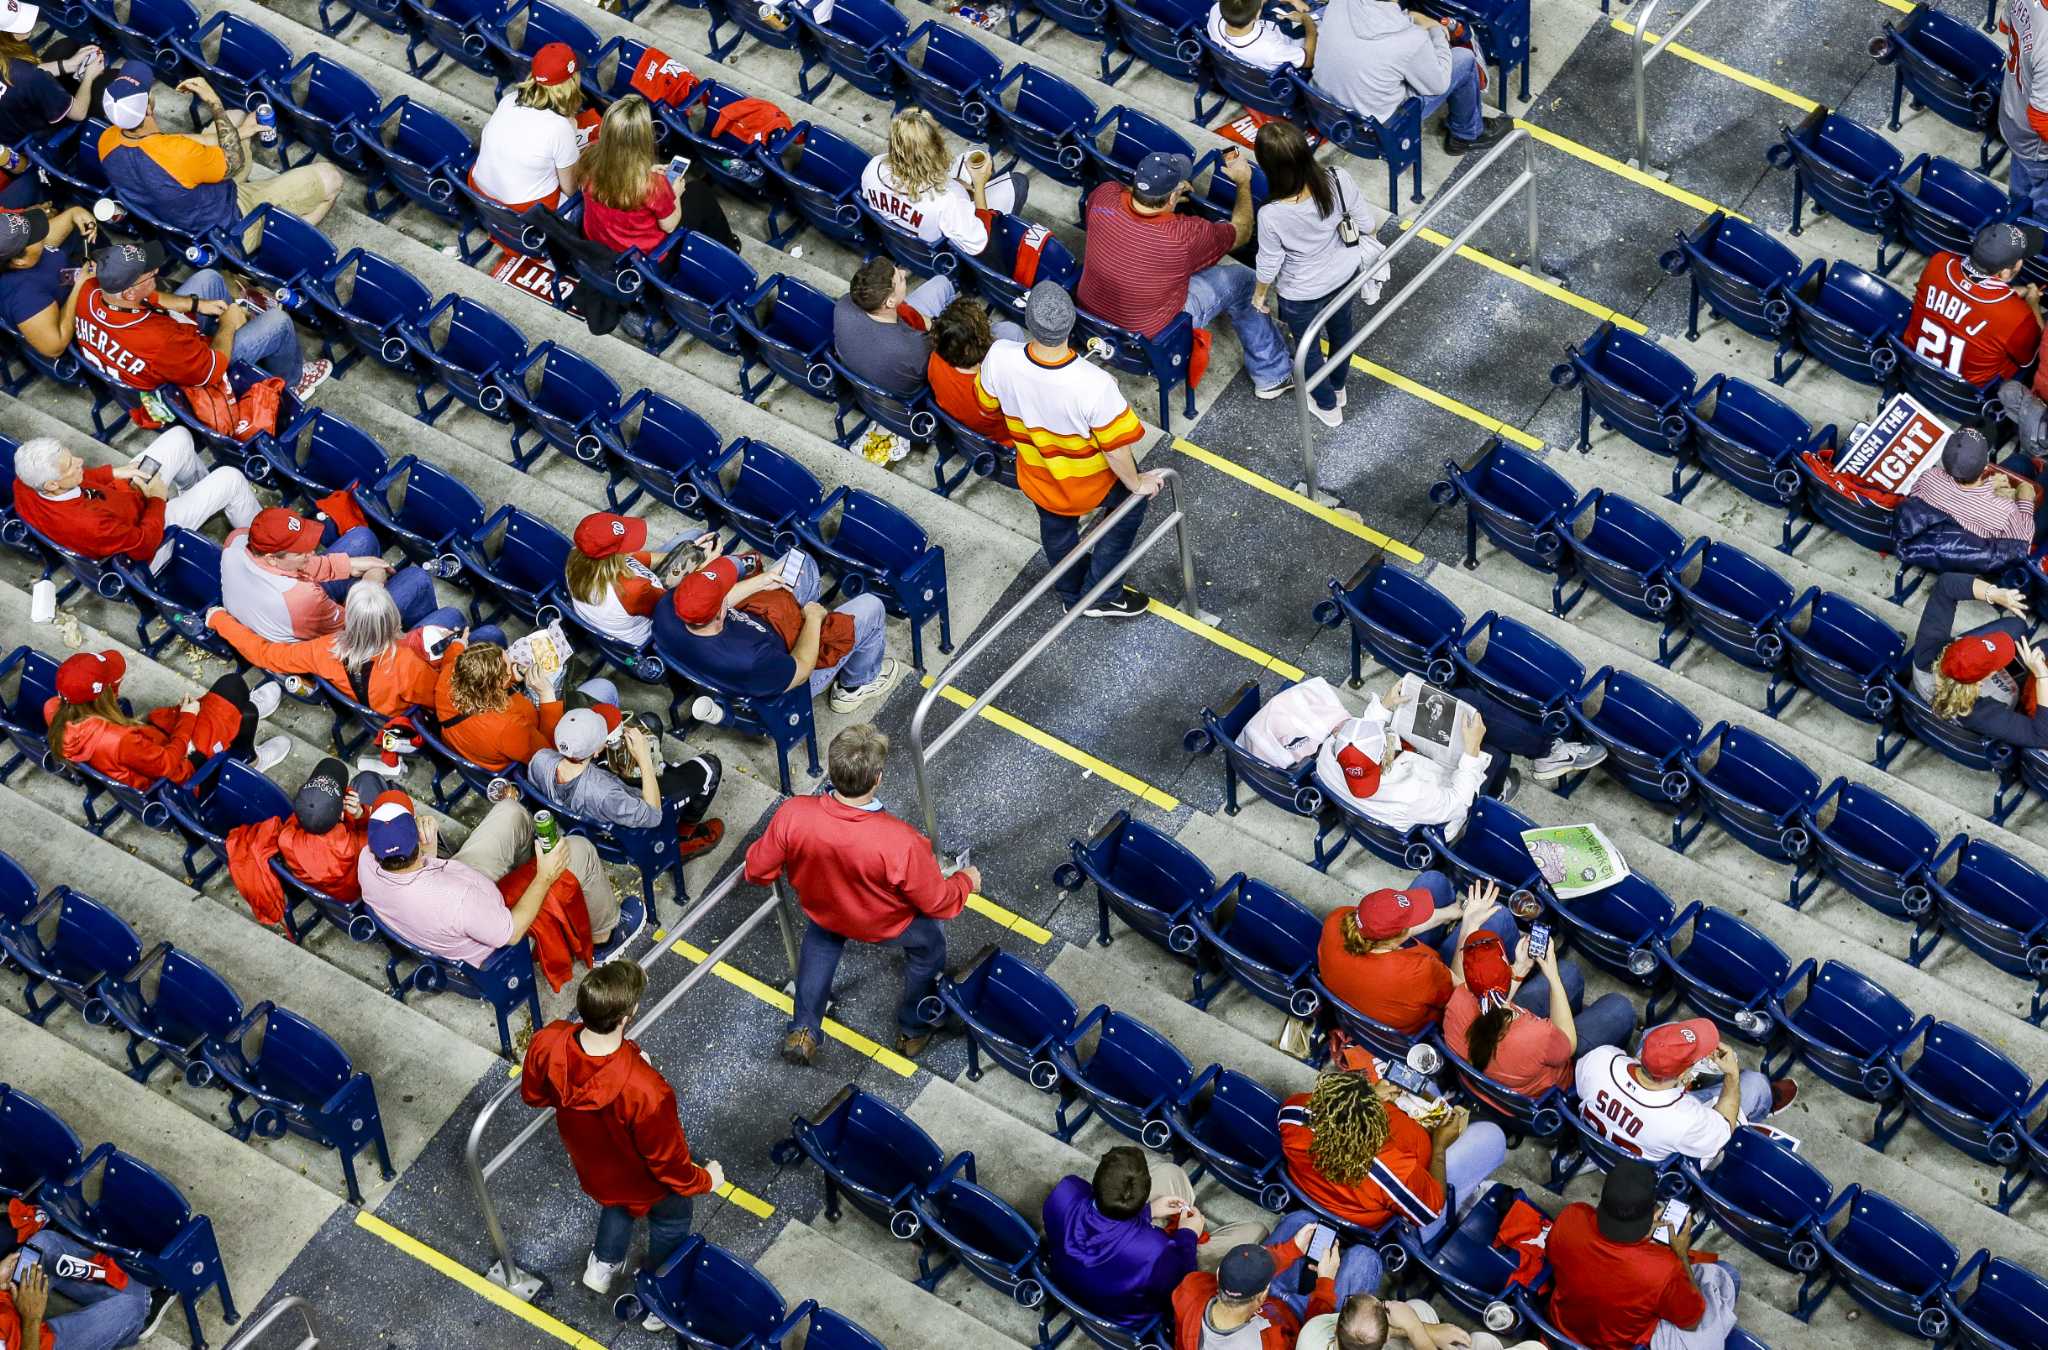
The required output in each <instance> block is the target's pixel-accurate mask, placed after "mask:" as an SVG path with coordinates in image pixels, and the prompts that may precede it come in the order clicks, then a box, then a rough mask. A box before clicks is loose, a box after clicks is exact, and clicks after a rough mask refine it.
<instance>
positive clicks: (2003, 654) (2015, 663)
mask: <svg viewBox="0 0 2048 1350" xmlns="http://www.w3.org/2000/svg"><path fill="white" fill-rule="evenodd" d="M1932 590H1933V594H1932V595H1931V596H1929V597H1928V600H1927V608H1926V609H1925V610H1924V611H1922V612H1921V615H1920V626H1919V628H1918V629H1917V630H1916V631H1915V632H1914V634H1913V648H1912V652H1911V654H1910V655H1911V660H1912V666H1913V692H1914V693H1916V694H1918V695H1919V696H1920V697H1921V698H1923V699H1926V700H1927V702H1928V704H1929V706H1931V707H1932V708H1933V709H1934V715H1935V716H1936V717H1941V718H1947V719H1950V720H1952V721H1956V722H1960V723H1961V724H1962V725H1963V728H1964V729H1965V730H1967V731H1974V732H1976V733H1977V734H1978V735H1980V736H1987V737H1989V738H1990V739H1992V740H1995V741H2004V742H2006V743H2007V744H2009V745H2018V746H2029V747H2044V746H2048V708H2043V707H2042V706H2041V689H2042V684H2041V682H2042V681H2043V680H2044V679H2048V655H2044V654H2043V653H2042V651H2041V650H2040V648H2038V647H2036V646H2034V644H2033V642H2032V640H2031V639H2029V638H2028V636H2027V628H2028V622H2027V598H2026V595H2025V594H2024V593H2023V592H2021V591H2018V590H2014V589H2013V588H2011V587H2008V586H1995V585H1993V584H1992V583H1991V582H1989V581H1987V580H1985V579H1984V578H1983V577H1973V576H1971V575H1969V574H1968V573H1966V572H1947V573H1943V574H1942V575H1941V576H1938V577H1936V578H1935V579H1934V585H1933V587H1932ZM1965 600H1976V601H1979V602H1981V603H1983V604H1986V605H1990V606H1992V607H1993V608H1995V609H1998V610H2000V611H2002V613H2003V617H2001V618H1997V619H1994V620H1992V621H1991V622H1990V623H1987V624H1981V625H1979V626H1978V627H1975V628H1972V629H1970V630H1969V631H1968V632H1966V633H1964V634H1962V635H1961V636H1960V637H1952V634H1954V632H1955V625H1956V607H1957V606H1958V605H1960V604H1961V603H1962V602H1963V601H1965Z"/></svg>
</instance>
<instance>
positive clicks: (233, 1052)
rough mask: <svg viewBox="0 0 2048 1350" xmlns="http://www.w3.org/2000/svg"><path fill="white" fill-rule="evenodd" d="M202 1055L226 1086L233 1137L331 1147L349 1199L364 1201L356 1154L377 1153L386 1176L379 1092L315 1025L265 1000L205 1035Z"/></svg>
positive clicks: (388, 1155) (387, 1158) (388, 1177)
mask: <svg viewBox="0 0 2048 1350" xmlns="http://www.w3.org/2000/svg"><path fill="white" fill-rule="evenodd" d="M202 1053H203V1055H204V1059H205V1064H206V1068H207V1069H208V1070H209V1071H210V1072H211V1073H212V1075H213V1076H214V1078H215V1079H216V1080H217V1081H218V1082H219V1084H220V1085H221V1086H223V1087H225V1088H226V1089H227V1090H228V1094H229V1096H228V1115H229V1117H230V1119H231V1120H232V1122H233V1123H232V1124H231V1125H230V1126H229V1127H228V1132H229V1133H230V1134H232V1135H234V1136H235V1138H237V1139H241V1140H245V1141H246V1140H247V1139H248V1138H249V1136H250V1135H251V1134H256V1135H260V1136H261V1137H263V1138H265V1139H282V1138H283V1137H284V1136H285V1135H287V1134H295V1135H298V1136H299V1137H300V1138H302V1139H310V1140H312V1141H313V1142H314V1143H316V1144H319V1145H321V1146H322V1147H324V1148H331V1149H333V1150H334V1151H335V1152H336V1153H338V1154H339V1155H340V1156H341V1175H342V1179H343V1180H344V1181H345V1182H346V1183H347V1184H348V1198H349V1201H350V1203H352V1204H357V1205H360V1204H361V1203H363V1193H362V1189H361V1187H359V1186H358V1185H357V1184H356V1154H358V1153H360V1152H362V1150H363V1149H364V1148H375V1149H376V1150H377V1166H378V1170H379V1171H381V1172H382V1173H383V1175H384V1179H385V1180H386V1181H389V1180H391V1178H392V1176H393V1175H394V1174H393V1172H392V1170H391V1151H390V1149H388V1148H387V1147H386V1146H385V1143H384V1118H383V1116H382V1115H381V1114H380V1113H379V1112H378V1110H377V1089H376V1088H375V1087H374V1086H373V1085H372V1084H371V1082H370V1076H369V1075H368V1074H366V1073H358V1072H357V1071H356V1067H355V1065H354V1064H353V1063H352V1062H351V1061H350V1060H349V1057H348V1052H347V1051H346V1050H343V1049H342V1048H341V1046H340V1045H339V1044H338V1043H337V1042H336V1041H335V1039H334V1038H333V1037H332V1036H329V1035H328V1034H327V1033H326V1032H324V1031H322V1030H321V1029H320V1028H319V1027H316V1026H314V1025H313V1024H312V1023H311V1022H309V1021H307V1020H306V1019H305V1018H303V1017H301V1016H299V1015H298V1014H297V1013H295V1012H292V1011H290V1010H289V1009H286V1008H280V1007H278V1006H277V1005H276V1004H274V1003H271V1002H270V1001H269V1000H267V999H266V1000H265V1001H263V1002H262V1003H259V1004H257V1005H256V1006H255V1007H253V1008H251V1009H250V1010H249V1015H248V1017H247V1018H245V1019H240V1020H239V1025H237V1026H235V1027H233V1028H232V1029H231V1030H229V1031H228V1032H227V1033H226V1034H225V1035H221V1036H218V1037H216V1038H212V1039H209V1040H208V1041H207V1042H206V1043H205V1044H204V1045H203V1046H202ZM252 1103H253V1104H254V1109H253V1110H250V1106H251V1104H252ZM245 1113H246V1114H245Z"/></svg>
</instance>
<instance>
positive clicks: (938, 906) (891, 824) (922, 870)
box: [747, 793, 970, 942]
mask: <svg viewBox="0 0 2048 1350" xmlns="http://www.w3.org/2000/svg"><path fill="white" fill-rule="evenodd" d="M784 875H787V876H788V877H789V880H790V884H791V885H793V886H795V887H796V895H797V900H798V902H799V903H800V904H802V905H803V909H804V913H805V914H807V915H809V916H810V919H811V921H812V922H813V923H815V924H817V925H818V926H819V927H821V928H823V929H825V930H826V931H828V932H832V933H837V934H838V935H839V936H841V937H843V938H851V939H852V940H853V941H855V942H886V941H888V940H889V939H890V938H892V937H895V936H896V935H897V934H898V933H901V932H902V931H903V930H904V929H906V928H908V927H910V921H911V920H912V919H914V918H916V917H917V916H918V915H920V914H925V915H929V916H930V917H932V918H934V919H950V918H952V917H953V916H954V915H956V914H958V913H959V912H960V910H961V907H962V906H964V905H965V904H966V903H967V895H968V891H969V889H970V887H969V885H968V880H967V874H966V873H965V872H955V873H954V874H953V875H952V876H950V877H948V876H943V875H941V874H940V872H939V864H938V860H937V859H935V858H933V857H932V846H931V841H930V840H928V839H926V838H925V837H924V835H923V834H922V833H921V832H919V831H918V830H917V829H915V828H914V827H913V826H911V825H910V824H908V823H907V822H905V821H903V820H902V819H900V818H898V817H896V816H892V815H890V814H889V813H888V812H887V811H863V810H861V809H860V808H859V807H857V806H848V805H847V804H846V803H844V802H842V801H840V800H839V798H838V797H837V796H835V795H833V794H831V793H826V794H824V795H822V796H816V797H788V798H785V799H784V800H783V803H782V805H780V806H778V807H776V808H775V814H774V816H772V817H771V818H770V819H769V821H768V829H767V830H766V831H765V832H764V833H763V834H762V835H761V837H760V838H759V839H756V840H755V841H754V843H753V846H752V847H751V848H749V849H748V850H747V880H748V881H750V882H752V883H753V884H754V885H756V886H766V885H767V884H768V883H769V882H771V881H774V880H775V879H776V878H777V877H779V876H784Z"/></svg>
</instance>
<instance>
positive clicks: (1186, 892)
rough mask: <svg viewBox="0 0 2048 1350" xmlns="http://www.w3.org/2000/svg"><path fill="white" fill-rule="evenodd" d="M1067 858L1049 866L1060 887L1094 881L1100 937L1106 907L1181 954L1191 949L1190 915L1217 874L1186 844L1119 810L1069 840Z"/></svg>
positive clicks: (1210, 892) (1106, 921) (1211, 887)
mask: <svg viewBox="0 0 2048 1350" xmlns="http://www.w3.org/2000/svg"><path fill="white" fill-rule="evenodd" d="M1068 853H1069V855H1070V856H1071V858H1072V861H1071V862H1070V863H1067V864H1064V865H1062V866H1061V867H1060V868H1058V869H1057V870H1055V871H1054V873H1053V879H1054V881H1055V882H1057V883H1058V884H1059V885H1060V886H1061V887H1062V888H1063V889H1066V890H1073V889H1076V888H1078V887H1079V886H1080V885H1081V884H1082V881H1083V879H1084V878H1085V879H1086V880H1087V881H1090V882H1093V883H1094V885H1095V893H1096V898H1097V903H1098V905H1099V906H1100V907H1101V910H1102V930H1103V933H1104V935H1105V940H1106V936H1107V932H1108V924H1109V919H1108V916H1109V914H1111V913H1114V914H1116V915H1117V917H1118V918H1120V919H1122V920H1123V921H1124V922H1125V923H1127V924H1129V925H1130V926H1131V927H1132V928H1135V929H1136V930H1137V931H1138V932H1139V933H1140V934H1142V935H1144V936H1145V937H1148V938H1150V939H1151V940H1152V941H1154V942H1157V943H1159V944H1161V945H1162V946H1165V947H1167V948H1168V949H1169V950H1171V951H1173V952H1175V953H1176V954H1177V955H1180V956H1182V957H1187V956H1190V955H1191V954H1192V953H1193V951H1194V944H1195V930H1194V928H1193V927H1192V924H1191V919H1192V915H1193V911H1194V909H1195V907H1196V906H1198V905H1200V904H1202V903H1203V902H1204V901H1206V900H1208V899H1209V897H1210V896H1211V895H1213V894H1214V893H1215V890H1216V878H1215V876H1214V874H1212V873H1211V872H1210V871H1209V869H1208V867H1207V866H1206V865H1204V864H1203V862H1202V861H1201V859H1199V858H1197V857H1196V856H1195V855H1194V854H1193V853H1191V852H1189V851H1188V849H1187V846H1186V845H1184V844H1182V843H1180V842H1179V841H1178V840H1176V839H1174V838H1173V837H1172V836H1170V835H1167V834H1165V833H1163V832H1162V831H1160V830H1159V829H1157V828H1155V827H1154V826H1151V825H1148V824H1146V823H1145V822H1144V821H1141V820H1137V819H1134V818H1133V817H1132V815H1131V813H1130V812H1129V811H1118V812H1117V813H1116V814H1114V815H1112V816H1111V817H1110V818H1109V819H1108V820H1106V821H1104V822H1103V824H1102V826H1101V828H1099V829H1098V830H1096V832H1095V834H1094V836H1093V837H1092V838H1090V839H1088V840H1086V841H1085V842H1084V841H1082V840H1080V839H1075V840H1073V841H1071V842H1070V843H1069V845H1068Z"/></svg>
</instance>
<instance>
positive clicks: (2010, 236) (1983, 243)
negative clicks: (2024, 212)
mask: <svg viewBox="0 0 2048 1350" xmlns="http://www.w3.org/2000/svg"><path fill="white" fill-rule="evenodd" d="M2043 239H2044V236H2043V234H2042V232H2041V231H2040V230H2037V229H2034V228H2032V227H2031V226H2023V225H2015V224H2013V223H2012V222H2011V221H2009V220H2000V221H1995V222H1993V223H1992V224H1989V225H1986V226H1985V227H1984V228H1983V229H1981V230H1979V231H1977V237H1976V239H1974V240H1972V241H1971V243H1970V265H1971V266H1972V267H1975V268H1976V269H1977V270H1979V271H1980V272H2003V271H2004V270H2005V269H2006V268H2008V267H2017V266H2019V264H2021V263H2023V262H2025V261H2026V260H2027V259H2029V258H2031V257H2033V256H2034V255H2035V254H2036V253H2039V252H2040V251H2041V245H2042V243H2043Z"/></svg>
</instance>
